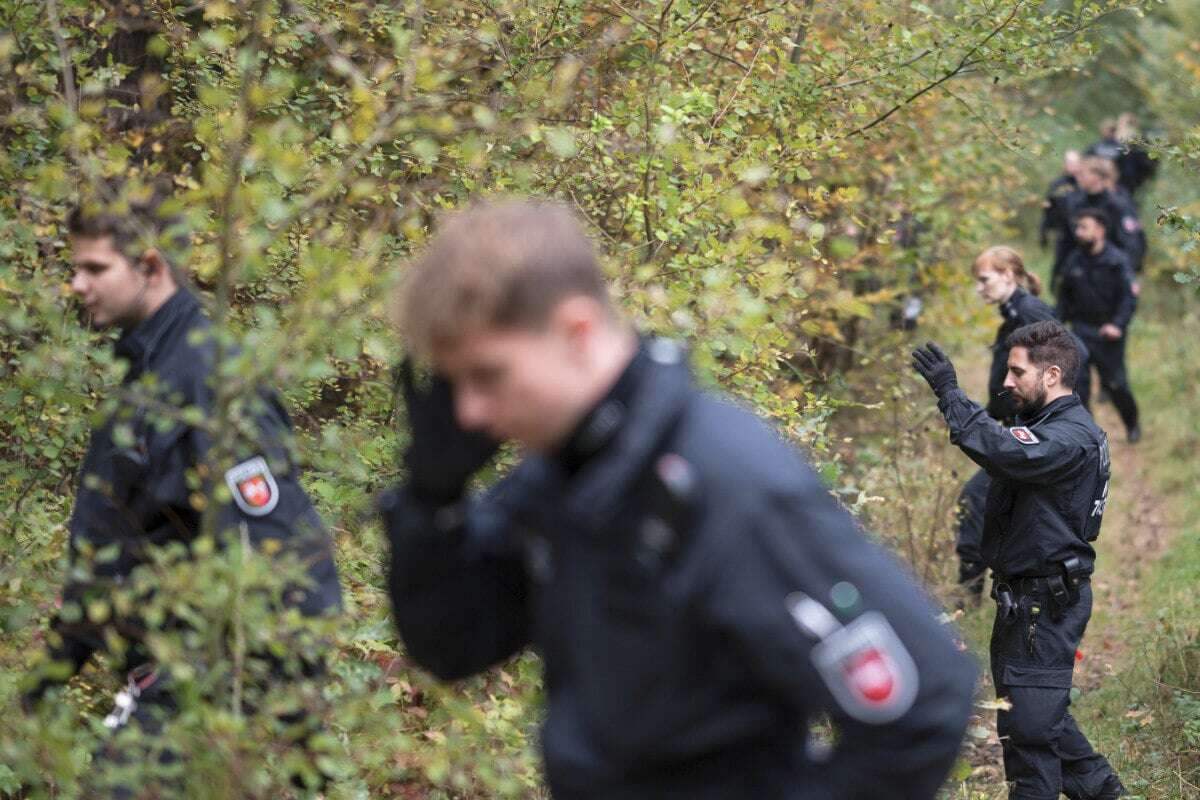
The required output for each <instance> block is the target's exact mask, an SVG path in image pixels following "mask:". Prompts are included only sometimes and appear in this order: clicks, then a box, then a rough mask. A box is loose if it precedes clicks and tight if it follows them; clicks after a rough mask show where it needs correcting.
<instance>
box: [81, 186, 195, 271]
mask: <svg viewBox="0 0 1200 800" xmlns="http://www.w3.org/2000/svg"><path fill="white" fill-rule="evenodd" d="M170 198H171V186H170V182H169V181H168V180H166V179H165V178H160V179H156V180H153V181H149V182H145V183H136V184H135V183H133V182H126V181H122V180H109V181H102V182H100V183H99V184H97V186H96V187H95V191H94V192H93V193H92V195H91V197H90V198H88V199H86V200H83V201H81V202H80V203H79V205H77V206H75V207H74V208H72V209H71V210H70V212H68V213H67V231H68V233H70V234H71V235H72V236H86V237H89V238H90V237H95V238H101V237H104V236H111V237H112V240H113V246H114V247H116V248H117V250H118V251H120V253H121V255H123V256H125V257H126V258H127V259H129V260H130V261H137V260H138V259H140V258H141V257H142V254H143V253H145V252H146V251H147V250H149V249H150V248H155V249H157V250H158V251H159V253H161V254H162V256H163V258H164V259H165V260H166V262H167V264H169V265H170V267H171V273H172V275H173V276H174V277H175V280H176V282H180V279H181V275H180V273H179V271H178V269H177V268H176V266H175V265H176V263H177V261H178V259H180V258H181V257H182V256H183V254H184V252H185V251H186V250H187V247H188V244H189V243H190V238H189V237H188V235H187V232H186V230H185V229H184V224H183V216H182V215H181V214H173V213H170V212H169V211H166V210H165V209H164V205H165V204H166V203H167V201H168V200H169V199H170Z"/></svg>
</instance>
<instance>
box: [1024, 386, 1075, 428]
mask: <svg viewBox="0 0 1200 800" xmlns="http://www.w3.org/2000/svg"><path fill="white" fill-rule="evenodd" d="M1077 405H1079V395H1077V394H1074V393H1072V394H1068V395H1065V396H1063V397H1059V398H1056V399H1054V400H1051V401H1050V402H1049V403H1046V405H1044V406H1042V407H1041V408H1039V409H1038V410H1037V411H1035V412H1034V413H1032V414H1030V415H1029V416H1025V415H1023V414H1018V415H1017V421H1018V422H1020V423H1021V424H1023V425H1026V426H1029V425H1037V424H1038V423H1039V422H1045V421H1046V420H1048V419H1050V417H1052V416H1054V415H1055V414H1061V413H1062V412H1063V411H1066V410H1067V409H1069V408H1074V407H1075V406H1077Z"/></svg>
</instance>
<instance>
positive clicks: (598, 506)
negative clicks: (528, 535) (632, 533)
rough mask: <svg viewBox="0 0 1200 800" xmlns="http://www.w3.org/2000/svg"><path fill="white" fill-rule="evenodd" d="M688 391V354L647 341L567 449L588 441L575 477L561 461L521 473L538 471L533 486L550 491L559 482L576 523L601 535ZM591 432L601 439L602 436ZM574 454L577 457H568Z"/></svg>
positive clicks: (536, 460)
mask: <svg viewBox="0 0 1200 800" xmlns="http://www.w3.org/2000/svg"><path fill="white" fill-rule="evenodd" d="M691 393H692V381H691V374H690V372H689V370H688V367H687V364H686V358H685V353H684V350H683V348H682V347H681V346H680V345H678V344H676V343H674V342H670V341H667V340H663V339H649V340H645V341H643V342H642V346H641V347H640V348H639V353H638V356H636V357H635V358H634V360H633V361H632V362H630V365H629V367H628V368H626V370H625V372H624V373H623V374H622V376H621V378H620V379H619V380H618V381H617V384H616V386H614V389H613V390H612V391H610V393H609V396H608V397H606V399H605V400H602V401H601V402H600V404H598V405H597V407H596V408H595V409H594V410H593V411H592V412H591V413H590V414H589V415H588V416H587V417H585V422H584V424H583V426H582V428H581V429H580V430H579V431H577V432H576V435H575V436H573V437H572V439H571V444H570V445H568V447H571V446H578V445H579V444H580V443H581V442H582V441H583V440H588V441H589V445H588V446H590V447H591V448H592V449H591V454H590V456H587V457H585V459H584V460H583V461H582V462H580V463H577V464H576V465H575V466H576V470H575V471H574V472H571V471H570V470H569V468H568V464H567V463H566V462H564V461H563V460H562V456H561V455H560V456H555V457H549V458H541V457H531V458H529V459H527V460H526V463H525V465H524V467H525V469H526V470H529V472H531V473H533V474H532V475H530V477H531V478H532V479H533V480H535V481H539V482H544V483H547V484H550V486H548V488H554V485H555V484H557V488H558V489H559V491H561V492H562V501H563V507H564V510H565V511H566V512H567V513H568V514H569V515H570V516H571V518H572V519H573V520H577V521H580V522H581V523H582V522H586V524H587V527H589V528H591V529H593V530H596V531H602V530H604V529H605V526H606V525H607V524H608V523H609V522H610V521H611V520H612V519H613V517H614V516H615V514H616V513H617V511H619V509H620V508H621V507H622V505H623V504H624V502H625V501H626V500H627V499H628V492H629V491H630V489H631V488H632V487H633V485H634V484H635V483H636V481H637V479H638V478H639V477H640V476H641V475H642V474H643V473H644V471H645V469H646V466H647V463H648V462H649V460H650V458H651V457H652V456H653V455H654V453H655V449H656V447H658V446H659V445H660V444H661V443H662V442H663V441H664V440H665V439H666V437H667V436H668V435H669V434H670V432H671V430H672V428H673V427H674V424H675V422H676V421H677V420H678V419H679V418H680V416H681V415H682V413H683V410H684V408H685V406H686V405H687V401H688V398H689V397H690V396H691ZM617 395H620V397H617ZM606 407H607V409H608V410H605V409H606ZM589 428H597V429H603V433H602V435H597V432H598V431H589ZM593 437H594V438H593ZM577 455H578V451H577V452H575V453H573V454H572V456H570V457H576V456H577ZM527 474H528V473H527Z"/></svg>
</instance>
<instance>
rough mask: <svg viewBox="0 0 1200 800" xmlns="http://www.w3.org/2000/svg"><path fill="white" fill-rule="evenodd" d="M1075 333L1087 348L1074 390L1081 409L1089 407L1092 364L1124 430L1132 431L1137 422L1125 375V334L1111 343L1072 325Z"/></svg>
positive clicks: (1134, 403)
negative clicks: (1081, 405) (1123, 425)
mask: <svg viewBox="0 0 1200 800" xmlns="http://www.w3.org/2000/svg"><path fill="white" fill-rule="evenodd" d="M1075 333H1076V334H1078V335H1079V338H1080V339H1083V343H1084V344H1086V345H1087V348H1088V361H1087V365H1086V366H1085V368H1084V369H1083V371H1082V372H1081V374H1080V375H1079V378H1078V379H1077V380H1076V381H1075V393H1076V394H1078V395H1079V399H1080V401H1082V402H1083V405H1084V407H1085V408H1090V406H1089V404H1088V402H1089V401H1090V400H1091V394H1092V367H1095V368H1096V372H1098V373H1100V385H1101V386H1103V387H1104V388H1105V389H1106V390H1107V391H1108V394H1109V396H1110V397H1112V401H1113V405H1114V406H1115V407H1116V409H1117V413H1118V414H1120V415H1121V422H1123V423H1125V429H1126V430H1132V429H1133V428H1136V427H1137V424H1138V407H1137V401H1136V400H1134V399H1133V391H1132V390H1131V389H1130V388H1129V379H1128V377H1126V374H1125V339H1126V337H1125V336H1122V337H1121V338H1120V339H1117V340H1116V341H1115V342H1112V341H1109V340H1108V339H1104V338H1101V337H1100V336H1099V335H1097V334H1096V333H1095V331H1093V330H1091V329H1084V328H1081V327H1076V328H1075Z"/></svg>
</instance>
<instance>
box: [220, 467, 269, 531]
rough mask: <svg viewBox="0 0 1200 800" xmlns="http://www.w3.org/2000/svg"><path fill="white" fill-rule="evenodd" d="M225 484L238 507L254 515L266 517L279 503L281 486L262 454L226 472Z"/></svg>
mask: <svg viewBox="0 0 1200 800" xmlns="http://www.w3.org/2000/svg"><path fill="white" fill-rule="evenodd" d="M225 485H226V486H228V487H229V491H230V493H231V494H232V495H233V501H234V502H235V503H237V507H238V508H240V509H241V510H242V511H243V512H245V513H247V514H249V515H250V516H252V517H265V516H266V515H267V514H270V513H271V512H272V511H274V510H275V506H276V505H278V503H279V486H278V485H277V484H276V483H275V476H274V475H272V474H271V468H270V467H269V466H268V465H267V460H266V459H265V458H263V457H262V456H255V457H254V458H252V459H250V460H249V461H243V462H242V463H240V464H238V465H237V466H235V467H233V468H232V469H230V470H229V471H228V472H226V473H225Z"/></svg>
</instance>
